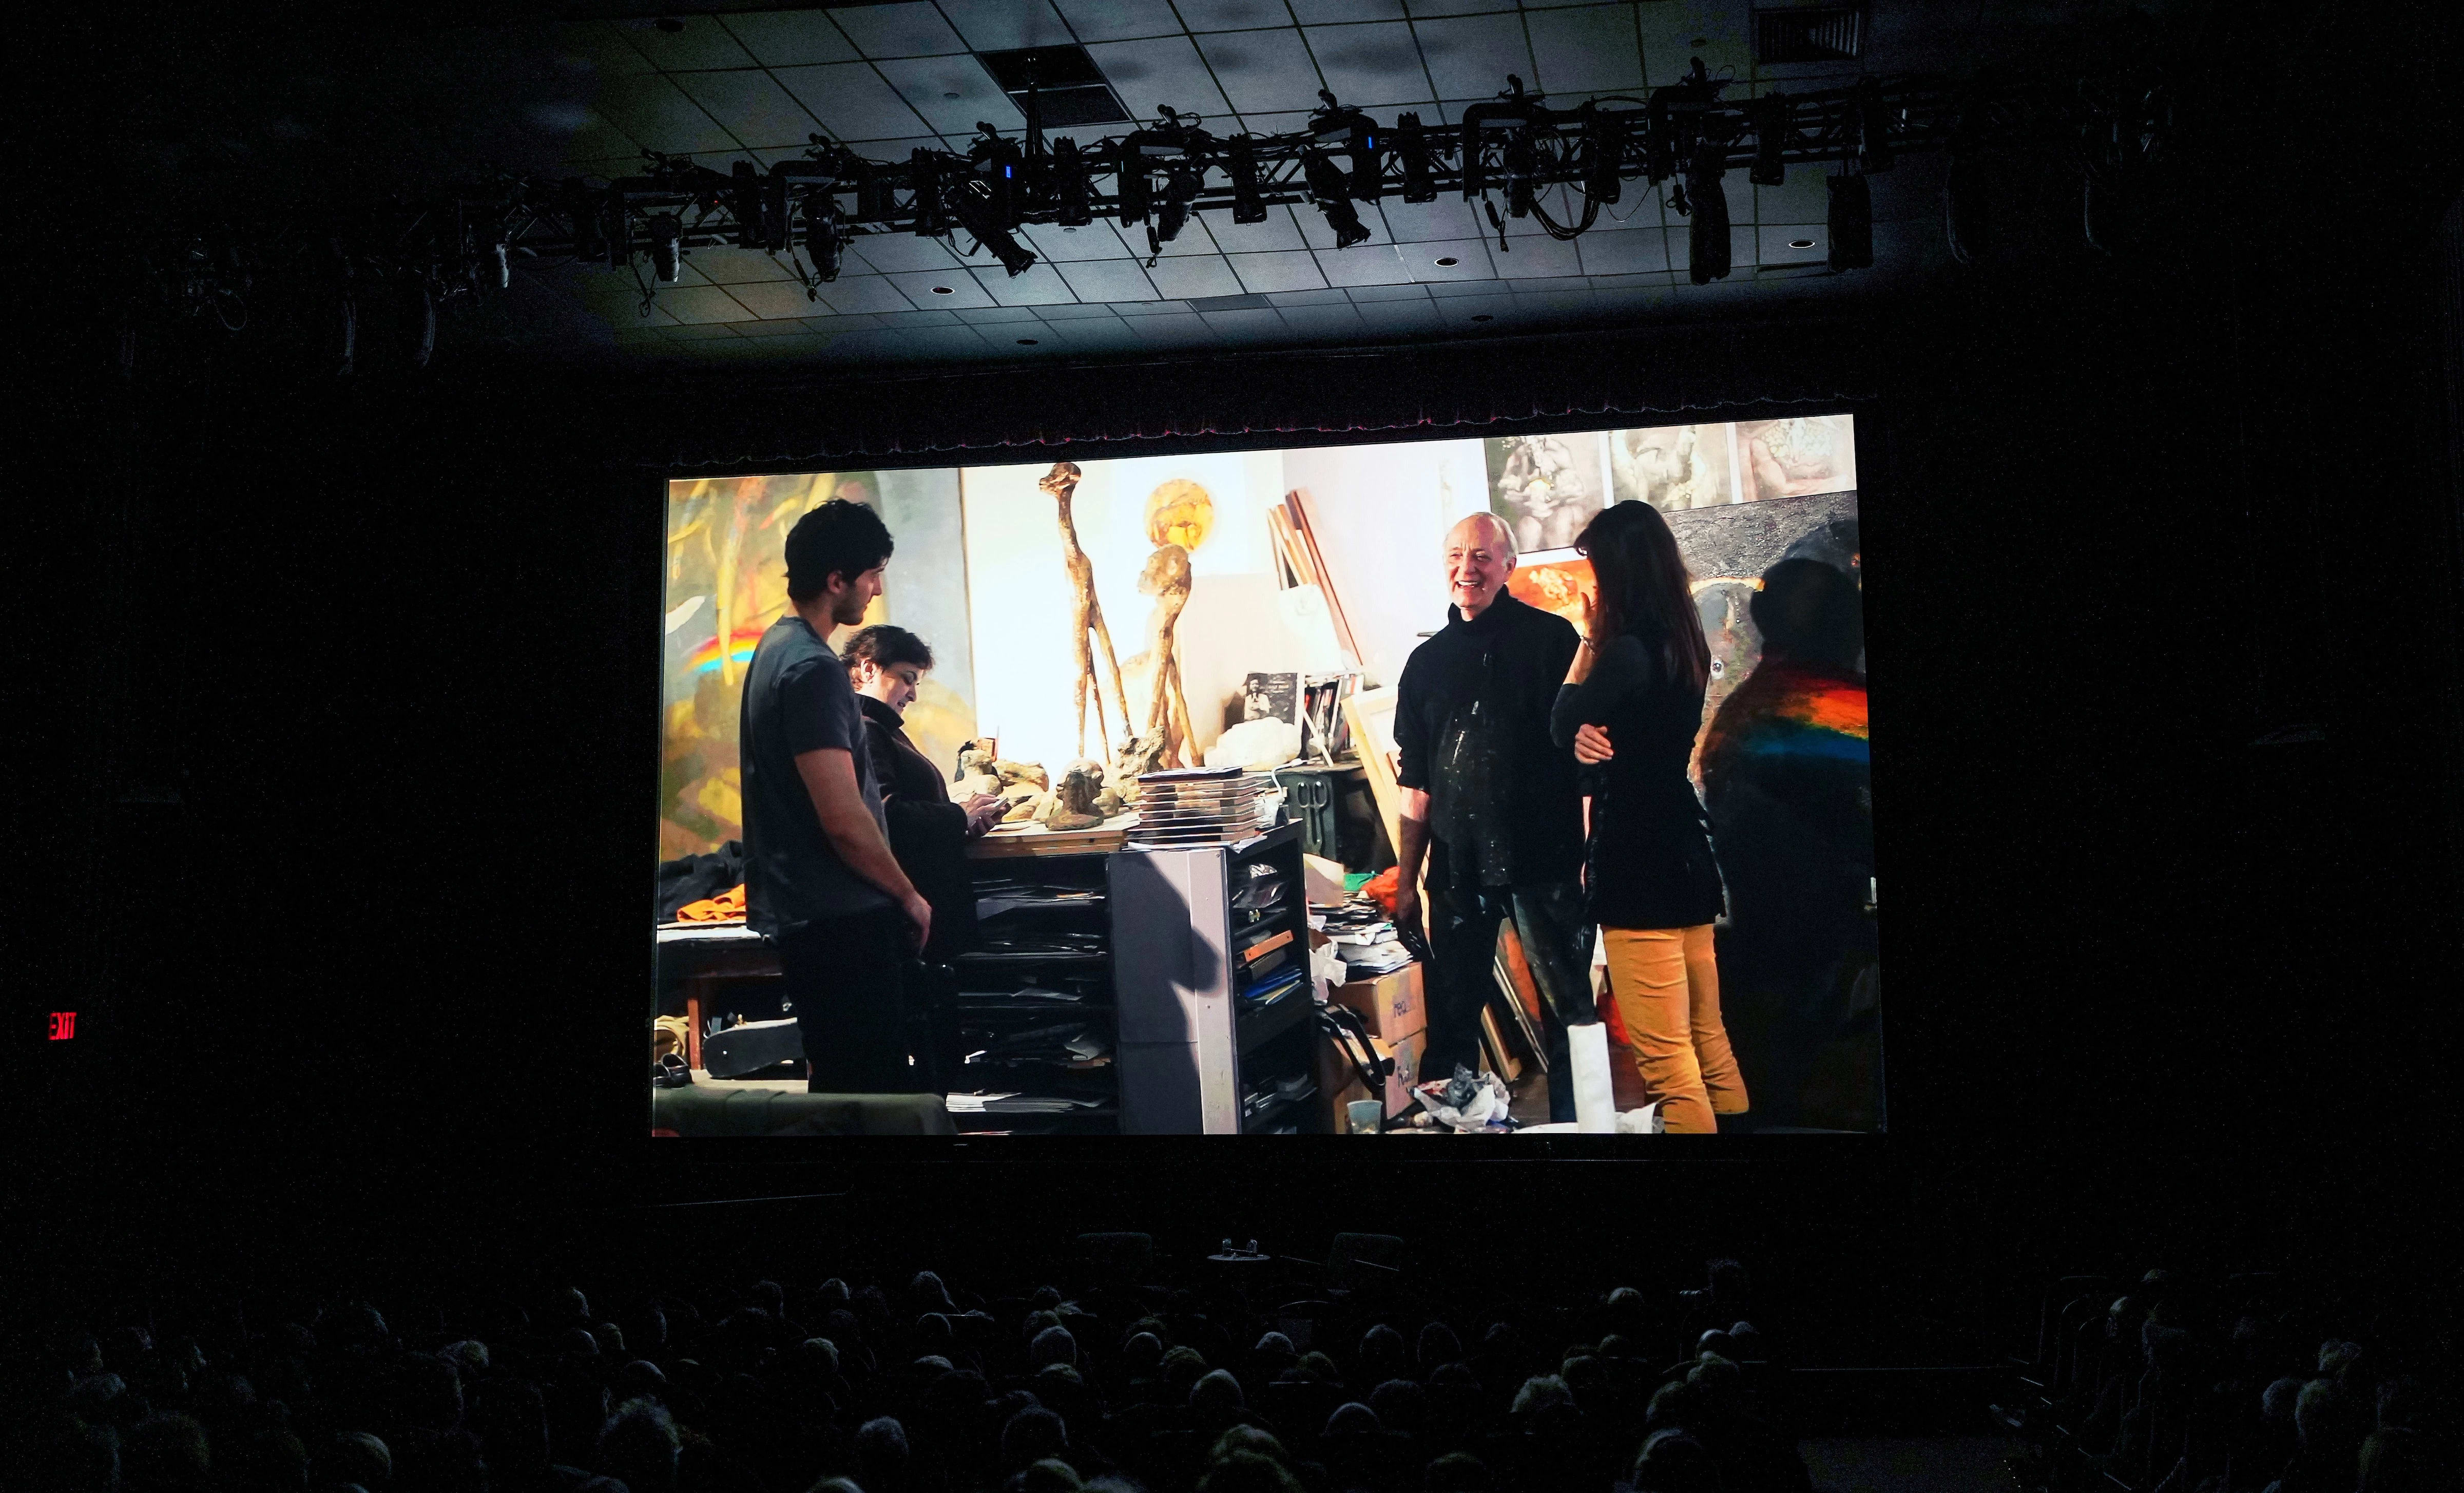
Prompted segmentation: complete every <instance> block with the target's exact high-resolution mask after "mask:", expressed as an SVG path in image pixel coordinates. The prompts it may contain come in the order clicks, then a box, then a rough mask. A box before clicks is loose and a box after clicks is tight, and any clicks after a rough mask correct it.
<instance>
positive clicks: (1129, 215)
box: [1112, 131, 1155, 228]
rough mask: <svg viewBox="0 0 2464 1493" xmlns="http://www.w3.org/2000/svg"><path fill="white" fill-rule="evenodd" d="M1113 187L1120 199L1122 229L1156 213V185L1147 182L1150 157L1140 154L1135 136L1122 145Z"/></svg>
mask: <svg viewBox="0 0 2464 1493" xmlns="http://www.w3.org/2000/svg"><path fill="white" fill-rule="evenodd" d="M1140 133H1141V134H1143V133H1144V132H1143V131H1141V132H1140ZM1112 187H1113V193H1114V195H1116V196H1117V197H1119V199H1120V204H1121V207H1120V214H1119V215H1120V222H1121V227H1123V228H1135V227H1136V226H1138V225H1139V224H1141V223H1144V222H1145V221H1146V220H1147V216H1148V214H1149V213H1151V212H1153V211H1154V210H1155V195H1154V185H1153V184H1152V183H1150V182H1149V181H1148V180H1147V158H1146V157H1145V156H1144V155H1143V154H1141V153H1140V152H1139V150H1138V142H1137V137H1136V136H1134V135H1133V136H1132V137H1131V138H1130V139H1128V140H1125V141H1123V142H1121V151H1120V158H1119V159H1118V160H1117V161H1116V162H1115V163H1114V164H1113V167H1112Z"/></svg>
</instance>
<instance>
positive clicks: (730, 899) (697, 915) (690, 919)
mask: <svg viewBox="0 0 2464 1493" xmlns="http://www.w3.org/2000/svg"><path fill="white" fill-rule="evenodd" d="M676 921H677V922H679V923H741V922H743V921H744V884H743V883H742V882H737V884H736V885H735V886H734V887H731V888H729V889H727V890H725V891H722V892H720V893H719V894H718V895H717V896H715V897H704V898H702V899H701V900H700V901H699V902H688V903H686V904H685V905H684V906H683V907H680V908H678V909H676Z"/></svg>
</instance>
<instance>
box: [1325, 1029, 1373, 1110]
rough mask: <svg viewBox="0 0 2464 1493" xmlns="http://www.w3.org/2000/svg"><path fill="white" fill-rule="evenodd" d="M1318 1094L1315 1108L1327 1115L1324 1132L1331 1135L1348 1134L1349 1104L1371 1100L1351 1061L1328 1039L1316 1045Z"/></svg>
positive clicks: (1332, 1040)
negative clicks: (1317, 1106) (1359, 1100)
mask: <svg viewBox="0 0 2464 1493" xmlns="http://www.w3.org/2000/svg"><path fill="white" fill-rule="evenodd" d="M1317 1092H1318V1104H1319V1106H1320V1107H1321V1109H1323V1110H1324V1112H1325V1115H1326V1121H1325V1129H1326V1130H1327V1131H1328V1132H1329V1133H1330V1134H1334V1135H1345V1134H1349V1133H1351V1131H1352V1110H1351V1109H1350V1108H1349V1106H1350V1105H1351V1104H1352V1102H1353V1100H1355V1099H1367V1098H1370V1097H1372V1096H1371V1094H1370V1092H1369V1090H1368V1088H1367V1087H1364V1086H1363V1085H1362V1084H1361V1082H1360V1074H1359V1073H1358V1071H1357V1070H1355V1069H1354V1068H1353V1065H1352V1061H1351V1060H1350V1059H1348V1058H1346V1057H1345V1056H1344V1055H1343V1051H1342V1049H1341V1048H1339V1047H1337V1046H1335V1044H1334V1039H1332V1038H1331V1037H1325V1036H1321V1037H1319V1038H1318V1042H1317Z"/></svg>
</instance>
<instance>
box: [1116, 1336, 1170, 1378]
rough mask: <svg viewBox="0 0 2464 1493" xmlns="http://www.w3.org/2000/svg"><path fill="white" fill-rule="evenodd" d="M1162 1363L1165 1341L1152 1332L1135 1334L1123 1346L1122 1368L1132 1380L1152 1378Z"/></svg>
mask: <svg viewBox="0 0 2464 1493" xmlns="http://www.w3.org/2000/svg"><path fill="white" fill-rule="evenodd" d="M1162 1363H1163V1339H1161V1338H1159V1337H1157V1336H1155V1334H1154V1333H1152V1332H1133V1333H1131V1334H1130V1340H1129V1341H1128V1342H1126V1343H1123V1344H1122V1345H1121V1367H1122V1368H1124V1369H1127V1370H1128V1371H1129V1372H1130V1376H1131V1377H1132V1378H1138V1379H1145V1378H1152V1377H1154V1376H1155V1372H1156V1371H1157V1369H1158V1368H1159V1366H1160V1365H1161V1364H1162Z"/></svg>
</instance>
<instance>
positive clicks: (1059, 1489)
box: [1003, 1457, 1086, 1493]
mask: <svg viewBox="0 0 2464 1493" xmlns="http://www.w3.org/2000/svg"><path fill="white" fill-rule="evenodd" d="M1085 1486H1086V1484H1085V1483H1083V1482H1079V1481H1078V1469H1077V1468H1075V1467H1072V1466H1070V1465H1069V1464H1068V1463H1067V1462H1066V1461H1063V1460H1060V1459H1059V1458H1057V1457H1046V1458H1044V1459H1043V1460H1038V1461H1032V1462H1029V1463H1027V1464H1026V1465H1025V1466H1023V1467H1022V1468H1020V1469H1019V1470H1018V1471H1017V1472H1016V1473H1014V1474H1012V1475H1011V1477H1010V1480H1009V1482H1006V1483H1004V1484H1003V1487H1004V1488H1005V1489H1007V1490H1008V1493H1078V1490H1079V1489H1081V1488H1083V1487H1085Z"/></svg>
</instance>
